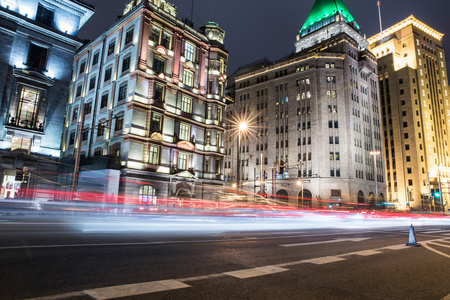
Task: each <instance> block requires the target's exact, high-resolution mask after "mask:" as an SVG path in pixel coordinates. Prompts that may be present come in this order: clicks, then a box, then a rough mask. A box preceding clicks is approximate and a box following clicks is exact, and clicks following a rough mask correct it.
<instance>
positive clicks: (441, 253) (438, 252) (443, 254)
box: [422, 243, 450, 258]
mask: <svg viewBox="0 0 450 300" xmlns="http://www.w3.org/2000/svg"><path fill="white" fill-rule="evenodd" d="M422 246H424V247H425V248H427V249H428V250H430V251H433V252H435V253H437V254H439V255H442V256H445V257H447V258H450V255H448V254H445V253H443V252H441V251H438V250H436V249H434V248H431V247H430V246H428V245H427V244H426V243H423V244H422Z"/></svg>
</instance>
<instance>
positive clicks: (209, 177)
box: [61, 0, 228, 204]
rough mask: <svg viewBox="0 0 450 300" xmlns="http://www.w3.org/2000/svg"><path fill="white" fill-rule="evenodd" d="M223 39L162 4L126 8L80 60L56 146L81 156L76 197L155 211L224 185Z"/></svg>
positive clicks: (212, 27)
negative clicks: (164, 202)
mask: <svg viewBox="0 0 450 300" xmlns="http://www.w3.org/2000/svg"><path fill="white" fill-rule="evenodd" d="M224 36H225V31H224V30H223V29H221V28H220V27H219V26H218V24H216V23H214V22H212V21H211V22H208V23H207V24H206V25H204V26H202V27H201V28H200V29H199V30H198V29H195V28H194V27H193V24H192V22H191V21H190V20H187V19H184V20H179V19H178V18H177V14H176V7H175V6H174V5H172V4H170V3H169V2H167V1H165V0H145V1H131V2H130V3H129V4H128V5H127V6H126V8H125V11H124V15H123V16H122V17H121V18H120V19H119V20H118V21H117V22H116V23H115V24H113V25H112V26H111V27H110V28H109V29H108V30H107V31H105V32H104V33H103V34H101V35H100V36H99V37H98V38H96V39H95V40H93V41H92V42H90V43H89V44H87V45H86V46H85V47H84V48H83V49H81V50H80V51H79V52H78V53H77V55H76V57H75V60H74V62H73V76H72V81H71V93H70V96H69V104H68V106H67V110H66V120H65V124H64V135H63V146H62V155H63V157H64V158H65V161H66V162H68V163H69V164H73V161H74V157H75V162H77V159H76V156H77V155H79V157H80V160H79V161H80V172H79V174H80V177H79V180H78V184H76V182H75V184H76V185H77V186H76V190H77V191H84V192H96V193H100V194H107V195H111V196H113V200H112V201H118V202H127V201H129V202H131V201H136V200H137V199H138V200H137V201H139V202H141V203H147V204H155V203H156V202H157V199H167V198H172V197H173V198H192V197H198V198H200V197H202V196H206V195H207V194H208V193H209V194H211V193H212V192H213V191H214V189H215V187H217V186H221V185H223V157H224V148H223V140H222V138H223V135H224V132H225V125H224V123H223V112H224V111H225V106H226V104H225V95H224V94H225V93H224V90H225V82H226V62H227V59H228V53H227V51H226V50H225V48H224V44H223V43H224ZM69 169H70V168H68V170H66V171H65V172H66V173H67V175H68V176H67V178H66V179H64V178H61V183H62V184H67V187H68V188H70V185H71V179H72V170H69Z"/></svg>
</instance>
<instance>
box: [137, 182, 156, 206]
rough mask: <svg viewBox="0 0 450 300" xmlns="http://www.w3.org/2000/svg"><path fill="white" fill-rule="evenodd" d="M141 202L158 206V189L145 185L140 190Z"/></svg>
mask: <svg viewBox="0 0 450 300" xmlns="http://www.w3.org/2000/svg"><path fill="white" fill-rule="evenodd" d="M139 202H142V203H145V204H147V203H148V204H153V205H156V189H155V188H154V187H152V186H151V185H144V186H141V187H140V188H139Z"/></svg>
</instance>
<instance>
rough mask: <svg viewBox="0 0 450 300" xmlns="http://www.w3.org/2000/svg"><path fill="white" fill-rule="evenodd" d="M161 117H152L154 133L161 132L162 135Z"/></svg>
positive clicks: (155, 115) (156, 115) (154, 115)
mask: <svg viewBox="0 0 450 300" xmlns="http://www.w3.org/2000/svg"><path fill="white" fill-rule="evenodd" d="M161 125H162V122H161V115H159V114H153V117H152V127H151V128H152V132H159V133H161Z"/></svg>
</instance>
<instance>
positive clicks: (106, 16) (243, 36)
mask: <svg viewBox="0 0 450 300" xmlns="http://www.w3.org/2000/svg"><path fill="white" fill-rule="evenodd" d="M86 1H87V2H89V3H91V4H93V5H95V6H96V7H97V11H96V13H95V14H94V16H93V17H92V18H91V19H90V20H89V21H88V22H87V23H86V24H85V26H84V27H83V28H82V29H81V30H80V32H79V37H80V38H83V39H93V38H95V37H97V36H98V35H100V34H101V33H102V32H103V31H105V30H106V29H107V28H108V27H109V26H111V25H112V24H113V23H114V22H115V21H116V19H117V16H119V15H122V14H123V9H124V7H125V4H127V3H128V2H129V0H86ZM169 2H171V3H173V4H174V5H175V6H176V7H177V9H178V10H177V11H178V18H179V19H182V18H183V17H186V16H189V15H190V13H191V5H192V0H171V1H169ZM314 2H315V0H301V1H300V0H297V1H294V0H279V1H274V0H220V1H219V0H194V16H193V20H194V26H195V27H196V28H199V27H201V26H202V25H204V24H205V23H206V22H208V21H210V20H211V19H212V20H214V21H215V22H217V23H218V24H219V25H220V26H221V27H222V28H223V29H225V30H226V36H225V47H226V49H227V50H228V51H229V54H230V57H229V62H228V74H229V75H231V74H232V73H233V72H234V71H235V70H236V69H237V68H239V66H243V65H246V64H248V63H252V62H254V61H256V60H259V59H262V58H264V57H267V58H268V59H270V60H275V59H278V58H281V57H283V56H285V55H287V54H289V53H291V52H293V51H294V42H295V37H296V34H297V32H298V30H299V29H300V28H301V27H302V25H303V23H304V22H305V20H306V17H307V16H308V14H309V12H310V10H311V8H312V6H313V4H314ZM344 3H345V4H346V6H347V8H348V9H349V10H350V12H351V14H352V15H353V17H354V18H355V20H356V22H357V23H358V24H359V26H360V27H361V32H362V33H363V34H366V36H367V38H369V37H371V36H373V35H374V34H376V33H378V32H379V21H378V9H377V5H376V3H377V1H376V0H344ZM449 12H450V1H448V0H429V1H420V0H407V1H405V0H390V1H387V0H384V1H381V13H382V22H383V29H386V28H388V27H390V26H392V25H394V24H395V23H397V22H399V21H401V20H403V19H405V18H407V17H408V16H410V15H411V14H413V15H414V16H415V17H416V18H417V19H419V20H420V21H422V22H424V23H425V24H427V25H429V26H431V27H432V28H433V29H435V30H437V31H439V32H441V33H444V34H448V36H444V39H443V47H444V50H446V51H447V54H448V53H450V52H448V51H450V16H449Z"/></svg>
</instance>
